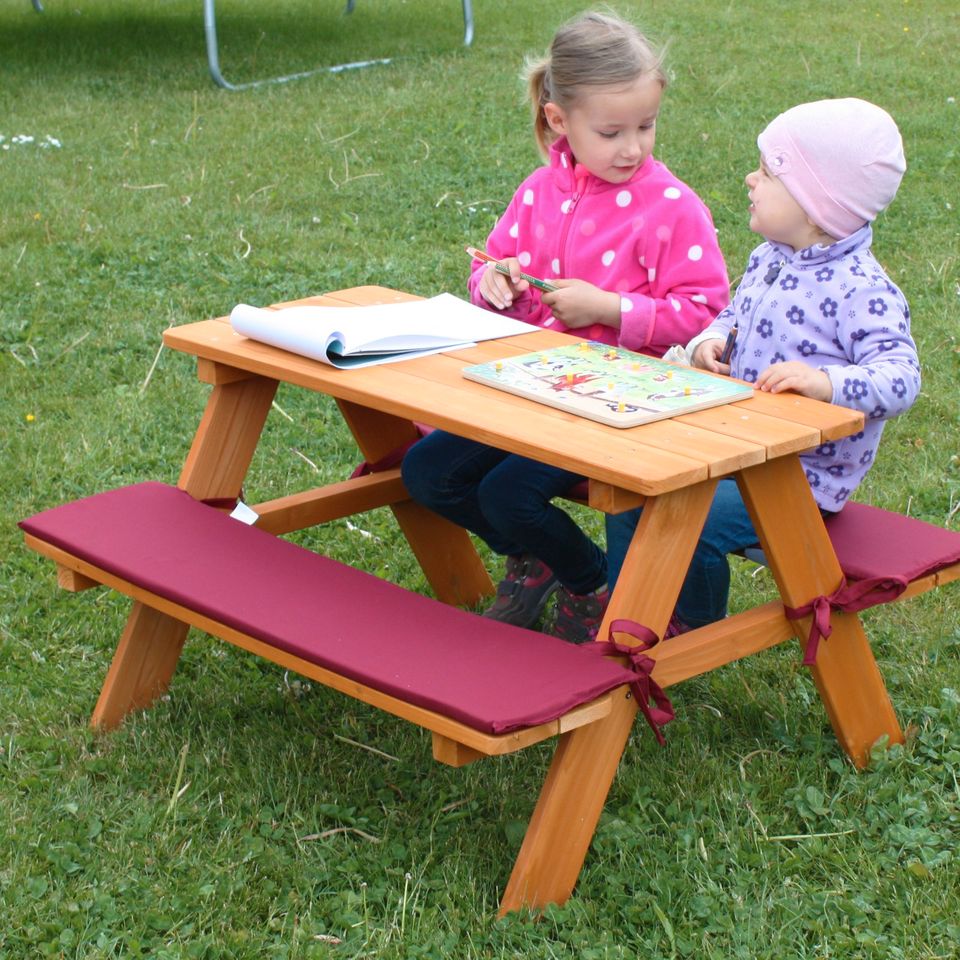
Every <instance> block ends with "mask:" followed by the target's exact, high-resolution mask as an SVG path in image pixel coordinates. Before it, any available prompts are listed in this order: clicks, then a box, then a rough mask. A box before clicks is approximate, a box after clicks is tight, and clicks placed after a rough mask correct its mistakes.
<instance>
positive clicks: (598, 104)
mask: <svg viewBox="0 0 960 960" xmlns="http://www.w3.org/2000/svg"><path fill="white" fill-rule="evenodd" d="M662 93H663V88H662V86H661V85H660V81H659V80H657V79H656V78H655V77H653V76H649V75H647V76H641V77H638V78H637V79H636V80H634V81H633V82H632V83H629V84H626V85H624V86H615V87H595V88H591V89H590V90H589V92H585V93H582V94H581V95H580V96H579V97H578V98H577V100H576V102H575V103H574V104H573V105H572V106H571V107H570V108H569V109H566V110H564V109H563V108H561V107H559V106H557V105H556V104H555V103H547V104H545V105H544V114H545V116H546V118H547V122H548V123H549V124H550V127H551V129H552V130H553V131H554V132H555V133H558V134H560V135H565V136H566V138H567V140H568V142H569V143H570V149H571V150H572V151H573V155H574V157H575V158H576V161H577V162H578V163H582V164H583V165H584V166H585V167H586V168H587V169H588V170H589V171H590V172H591V173H592V174H593V175H594V176H596V177H600V179H601V180H606V181H608V182H609V183H624V182H626V181H627V180H629V179H630V177H632V176H633V175H634V173H636V171H637V169H638V168H639V167H640V165H641V164H642V163H643V161H644V160H646V158H647V157H648V156H649V155H650V154H651V153H652V152H653V145H654V141H655V140H656V127H657V114H658V113H659V112H660V97H661V94H662Z"/></svg>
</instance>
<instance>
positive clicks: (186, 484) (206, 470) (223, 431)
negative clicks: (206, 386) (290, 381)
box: [178, 376, 277, 500]
mask: <svg viewBox="0 0 960 960" xmlns="http://www.w3.org/2000/svg"><path fill="white" fill-rule="evenodd" d="M276 392H277V381H276V380H270V379H268V378H266V377H254V376H251V377H249V378H248V379H244V380H236V381H233V382H230V383H221V384H217V385H216V386H214V387H213V389H212V390H211V391H210V397H209V398H208V400H207V407H206V410H204V413H203V417H202V419H201V420H200V426H199V427H198V428H197V433H196V436H194V438H193V444H192V446H191V447H190V452H189V453H188V454H187V459H186V462H185V463H184V465H183V470H182V471H181V473H180V480H179V483H178V486H179V487H180V488H181V489H183V490H186V491H187V492H188V493H189V494H190V495H191V496H193V497H195V498H196V499H198V500H206V499H210V498H212V497H237V496H239V495H240V488H241V487H242V486H243V481H244V478H245V477H246V475H247V470H248V468H249V467H250V461H251V460H252V459H253V454H254V452H255V451H256V449H257V443H258V442H259V440H260V434H261V433H262V431H263V425H264V423H265V422H266V419H267V414H268V413H269V412H270V405H271V404H272V403H273V398H274V396H275V395H276Z"/></svg>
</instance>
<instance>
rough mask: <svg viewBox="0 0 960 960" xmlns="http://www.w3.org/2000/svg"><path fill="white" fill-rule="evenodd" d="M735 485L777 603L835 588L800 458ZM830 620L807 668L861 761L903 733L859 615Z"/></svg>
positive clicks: (798, 628)
mask: <svg viewBox="0 0 960 960" xmlns="http://www.w3.org/2000/svg"><path fill="white" fill-rule="evenodd" d="M739 483H740V489H741V492H742V493H743V498H744V501H745V502H746V504H747V509H748V510H749V511H750V515H751V517H752V519H753V524H754V528H755V529H756V530H757V533H758V535H759V537H760V543H761V546H762V547H763V550H764V553H765V554H766V557H767V561H768V563H769V564H770V570H771V572H772V573H773V576H774V578H775V580H776V582H777V587H778V588H779V590H780V595H781V597H782V598H783V602H784V603H785V604H786V605H787V606H788V607H802V606H804V605H805V604H807V603H809V602H810V601H811V600H813V599H814V598H816V597H818V596H829V595H830V594H831V593H833V592H834V591H835V590H836V589H837V587H838V586H839V585H840V583H841V581H842V579H843V573H842V571H841V570H840V565H839V563H838V562H837V558H836V555H835V553H834V551H833V546H832V544H831V543H830V538H829V537H828V535H827V531H826V528H825V527H824V524H823V519H822V517H821V516H820V511H819V510H818V509H817V506H816V503H815V501H814V499H813V497H812V496H810V492H809V487H808V485H807V482H806V479H805V478H804V474H803V468H802V466H801V464H800V461H799V460H797V458H796V457H781V458H780V459H777V460H773V461H771V462H769V463H766V464H762V465H760V466H757V467H751V468H749V469H747V470H744V471H743V472H742V473H741V474H740V476H739ZM831 624H832V627H833V630H832V633H831V636H830V639H829V640H826V641H821V642H820V647H819V651H818V653H817V661H816V663H815V664H814V665H813V667H812V668H811V672H812V674H813V679H814V682H815V683H816V686H817V689H818V691H819V692H820V698H821V700H822V701H823V705H824V707H825V708H826V711H827V716H828V717H829V718H830V723H831V725H832V726H833V730H834V732H835V734H836V736H837V739H838V740H839V741H840V744H841V745H842V747H843V749H844V750H846V752H847V753H848V754H849V755H850V757H851V758H852V760H853V762H854V763H855V764H856V765H857V766H859V767H864V766H866V765H867V763H868V762H869V760H870V749H871V747H872V746H873V745H874V744H875V743H876V742H877V740H879V739H880V738H881V737H883V736H887V737H889V738H890V741H891V742H892V743H902V742H903V733H902V732H901V730H900V724H899V723H898V721H897V716H896V714H895V713H894V710H893V705H892V704H891V703H890V697H889V696H888V694H887V689H886V686H885V685H884V682H883V677H882V676H881V674H880V669H879V668H878V666H877V662H876V660H875V659H874V656H873V651H872V650H871V649H870V642H869V640H868V639H867V635H866V633H865V632H864V629H863V624H861V622H860V619H859V617H858V616H857V615H856V614H855V613H841V612H835V613H833V615H832V617H831ZM809 628H810V618H809V617H807V618H805V619H804V620H803V621H801V622H798V623H796V624H794V630H795V632H796V633H797V636H798V637H799V638H800V639H801V642H805V641H806V637H807V634H808V632H809Z"/></svg>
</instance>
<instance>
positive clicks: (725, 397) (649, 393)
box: [463, 340, 753, 427]
mask: <svg viewBox="0 0 960 960" xmlns="http://www.w3.org/2000/svg"><path fill="white" fill-rule="evenodd" d="M463 375H464V377H466V378H467V379H468V380H475V381H477V382H478V383H484V384H487V385H488V386H491V387H495V388H496V389H497V390H504V391H506V392H507V393H513V394H516V395H518V396H521V397H527V398H528V399H530V400H536V401H537V402H539V403H545V404H548V405H549V406H552V407H557V408H559V409H561V410H566V411H568V412H569V413H575V414H577V415H578V416H581V417H587V418H589V419H591V420H598V421H600V422H601V423H606V424H610V425H611V426H614V427H634V426H637V425H638V424H641V423H649V422H651V421H653V420H663V419H666V418H668V417H675V416H678V415H680V414H683V413H693V412H694V411H695V410H703V409H705V408H707V407H713V406H718V405H719V404H722V403H731V402H732V401H735V400H744V399H746V398H747V397H749V396H751V395H752V393H753V388H752V387H750V386H749V385H747V384H744V383H741V382H740V381H738V380H730V379H729V378H727V377H722V376H716V375H714V374H710V373H707V372H705V371H703V370H695V369H693V368H692V367H685V366H681V365H679V364H674V363H667V362H666V361H665V360H658V359H655V358H654V357H647V356H645V355H644V354H641V353H634V352H633V351H632V350H625V349H623V348H622V347H614V346H610V345H609V344H606V343H598V342H596V341H592V340H584V341H582V342H580V343H579V344H575V345H572V346H568V347H566V346H565V347H554V348H552V349H549V350H543V351H539V352H537V353H526V354H523V355H521V356H514V357H504V358H503V359H502V360H495V361H491V362H488V363H480V364H476V365H474V366H470V367H465V368H464V370H463Z"/></svg>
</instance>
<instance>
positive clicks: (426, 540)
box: [337, 400, 493, 606]
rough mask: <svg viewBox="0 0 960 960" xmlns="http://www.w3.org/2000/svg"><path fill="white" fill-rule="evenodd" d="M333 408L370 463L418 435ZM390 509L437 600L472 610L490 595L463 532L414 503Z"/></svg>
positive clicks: (381, 416)
mask: <svg viewBox="0 0 960 960" xmlns="http://www.w3.org/2000/svg"><path fill="white" fill-rule="evenodd" d="M337 404H338V406H339V407H340V412H341V413H342V414H343V418H344V420H345V421H346V423H347V426H348V427H349V428H350V431H351V432H352V433H353V436H354V439H355V440H356V441H357V446H358V447H359V448H360V452H361V453H362V454H363V456H364V457H365V458H366V460H367V461H368V462H370V463H376V462H377V461H378V460H380V459H381V458H383V457H385V456H387V455H388V454H390V453H392V452H393V451H395V450H398V449H401V448H402V447H403V445H404V444H407V443H410V442H411V441H412V440H415V439H416V438H417V436H418V434H417V431H416V429H415V427H414V426H413V424H412V423H411V422H410V421H409V420H404V419H402V418H400V417H395V416H392V415H391V414H387V413H382V412H381V411H379V410H374V409H372V408H370V407H363V406H360V405H359V404H356V403H350V402H348V401H346V400H338V401H337ZM390 509H391V510H392V511H393V514H394V516H395V517H396V519H397V523H398V524H399V526H400V529H401V530H402V531H403V534H404V536H405V537H406V538H407V541H408V542H409V544H410V547H411V549H412V550H413V553H414V556H415V557H416V558H417V560H418V562H419V563H420V566H421V568H422V569H423V572H424V575H425V576H426V578H427V581H428V582H429V584H430V586H431V587H432V588H433V591H434V593H435V594H436V596H437V599H438V600H441V601H443V602H444V603H450V604H454V605H456V606H462V605H471V604H474V603H476V602H477V601H478V600H480V599H481V598H482V597H485V596H489V595H490V594H491V593H493V583H492V582H491V580H490V575H489V574H488V573H487V571H486V568H485V567H484V565H483V561H482V560H481V559H480V555H479V554H478V553H477V551H476V549H475V548H474V546H473V543H472V542H471V540H470V535H469V534H468V533H467V531H466V530H464V529H463V528H462V527H458V526H456V525H455V524H452V523H450V522H449V521H447V520H444V519H443V517H440V516H438V515H437V514H435V513H433V512H432V511H430V510H427V509H426V508H425V507H421V506H420V505H419V504H417V503H414V502H413V501H412V500H404V501H402V502H400V503H394V504H391V506H390Z"/></svg>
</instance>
